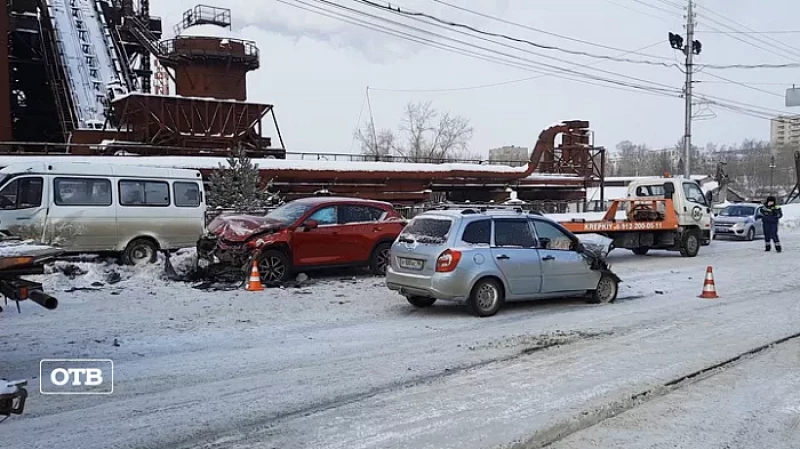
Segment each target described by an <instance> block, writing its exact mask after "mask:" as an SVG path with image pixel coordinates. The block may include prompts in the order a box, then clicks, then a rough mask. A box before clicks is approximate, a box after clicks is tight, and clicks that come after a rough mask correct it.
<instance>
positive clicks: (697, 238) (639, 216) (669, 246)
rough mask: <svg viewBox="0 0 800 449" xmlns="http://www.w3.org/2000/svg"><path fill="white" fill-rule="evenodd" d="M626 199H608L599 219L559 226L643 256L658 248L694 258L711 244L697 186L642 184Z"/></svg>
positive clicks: (686, 182) (665, 181)
mask: <svg viewBox="0 0 800 449" xmlns="http://www.w3.org/2000/svg"><path fill="white" fill-rule="evenodd" d="M627 195H628V196H627V198H620V199H615V200H613V201H612V202H611V205H610V207H609V209H608V211H606V213H605V215H604V216H603V218H602V219H600V220H586V219H582V218H573V219H571V220H568V221H564V222H561V224H562V225H563V226H564V227H566V228H567V229H569V230H570V231H571V232H572V233H574V234H578V235H580V234H600V235H603V236H605V237H608V238H610V239H612V240H613V241H614V243H613V244H612V248H624V249H630V250H631V251H633V253H634V254H637V255H642V256H643V255H645V254H647V253H648V252H649V251H650V250H656V249H660V250H667V251H676V252H680V254H681V256H684V257H695V256H697V254H698V253H699V251H700V247H701V246H707V245H709V244H710V243H711V221H712V210H711V205H710V204H709V203H708V200H707V198H706V196H705V195H704V194H703V190H702V189H701V188H700V184H698V183H697V181H694V180H692V179H687V178H671V177H663V178H658V177H654V178H647V179H641V180H637V181H634V182H632V183H631V184H629V185H628V192H627ZM623 214H624V217H623V216H621V215H623Z"/></svg>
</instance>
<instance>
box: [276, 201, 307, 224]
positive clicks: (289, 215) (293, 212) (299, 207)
mask: <svg viewBox="0 0 800 449" xmlns="http://www.w3.org/2000/svg"><path fill="white" fill-rule="evenodd" d="M310 209H311V206H310V205H308V204H302V203H286V204H284V205H283V206H280V207H278V208H276V209H274V210H272V211H271V212H270V213H268V214H267V218H271V219H273V220H277V221H280V222H281V223H287V224H289V223H294V222H295V221H297V220H298V219H300V217H302V216H303V214H305V213H306V212H308V211H309V210H310Z"/></svg>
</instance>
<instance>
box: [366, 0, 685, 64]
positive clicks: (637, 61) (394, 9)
mask: <svg viewBox="0 0 800 449" xmlns="http://www.w3.org/2000/svg"><path fill="white" fill-rule="evenodd" d="M354 1H356V2H360V3H363V4H365V5H368V6H371V7H373V8H377V9H380V10H384V11H387V12H392V13H393V14H399V15H403V16H408V17H421V18H424V19H427V20H430V21H433V22H436V23H439V24H441V25H446V26H449V27H454V28H462V29H466V30H469V31H472V32H473V33H478V34H482V35H484V36H491V37H497V38H501V39H505V40H509V41H512V42H517V43H521V44H527V45H530V46H532V47H536V48H541V49H542V50H554V51H560V52H562V53H567V54H571V55H576V56H585V57H587V58H595V59H606V60H609V61H616V62H625V63H630V64H646V65H655V66H661V67H675V66H676V65H675V64H674V63H666V62H655V61H647V60H643V59H629V58H617V57H614V56H609V55H598V54H594V53H589V52H585V51H578V50H568V49H565V48H561V47H556V46H552V45H544V44H540V43H537V42H533V41H529V40H527V39H521V38H517V37H513V36H509V35H507V34H503V33H494V32H491V31H484V30H481V29H479V28H476V27H473V26H471V25H467V24H463V23H459V22H452V21H449V20H445V19H441V18H439V17H436V16H434V15H431V14H428V13H424V12H417V11H410V10H402V9H400V8H399V7H392V6H388V5H387V6H384V5H381V4H379V3H375V2H373V1H371V0H354ZM434 1H437V0H434ZM459 9H461V8H459ZM536 31H539V30H536ZM559 36H560V35H559ZM615 50H620V49H615ZM659 58H660V57H659ZM660 59H663V58H660Z"/></svg>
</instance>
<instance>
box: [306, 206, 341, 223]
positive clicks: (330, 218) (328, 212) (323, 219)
mask: <svg viewBox="0 0 800 449" xmlns="http://www.w3.org/2000/svg"><path fill="white" fill-rule="evenodd" d="M337 215H338V214H337V213H336V206H328V207H323V208H322V209H320V210H318V211H316V212H314V213H313V214H311V216H310V217H308V219H309V220H314V221H316V222H317V223H319V225H320V226H326V225H335V224H337V223H338V221H337V220H338V216H337Z"/></svg>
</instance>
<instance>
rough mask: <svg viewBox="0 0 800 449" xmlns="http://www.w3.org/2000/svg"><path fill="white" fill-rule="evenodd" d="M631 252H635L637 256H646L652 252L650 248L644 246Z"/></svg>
mask: <svg viewBox="0 0 800 449" xmlns="http://www.w3.org/2000/svg"><path fill="white" fill-rule="evenodd" d="M631 251H633V254H636V255H637V256H645V255H647V253H648V252H649V251H650V247H648V246H642V247H639V248H633V249H632V250H631Z"/></svg>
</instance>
